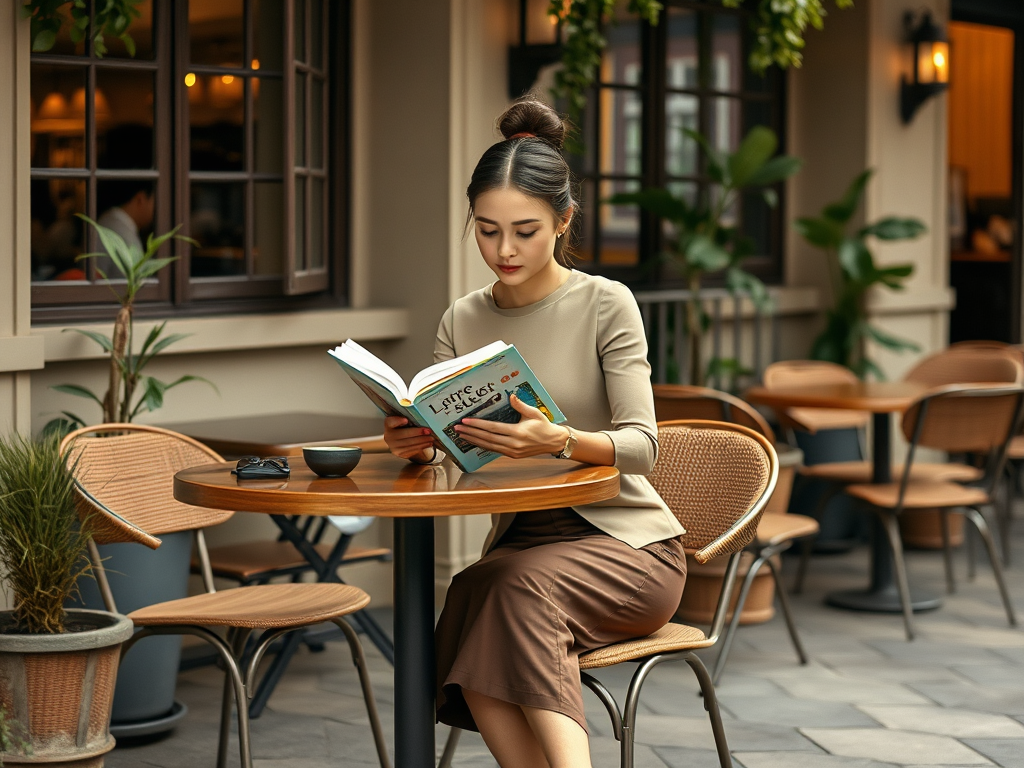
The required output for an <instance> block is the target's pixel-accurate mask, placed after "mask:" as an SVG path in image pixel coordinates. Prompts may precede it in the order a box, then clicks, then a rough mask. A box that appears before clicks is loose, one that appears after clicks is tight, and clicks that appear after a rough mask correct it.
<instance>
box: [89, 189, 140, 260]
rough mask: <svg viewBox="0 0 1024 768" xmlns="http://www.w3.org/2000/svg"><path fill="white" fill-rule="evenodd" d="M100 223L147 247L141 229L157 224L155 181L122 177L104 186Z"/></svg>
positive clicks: (101, 198) (100, 207)
mask: <svg viewBox="0 0 1024 768" xmlns="http://www.w3.org/2000/svg"><path fill="white" fill-rule="evenodd" d="M97 202H99V205H98V206H97V208H98V209H99V210H101V211H102V212H103V213H101V214H100V218H99V221H98V223H99V224H100V225H101V226H104V227H107V228H108V229H112V230H113V231H114V232H116V233H117V234H119V235H120V236H121V238H122V239H123V240H124V241H125V243H127V244H128V247H129V248H131V247H132V246H136V247H138V248H139V250H145V246H144V244H143V240H142V235H141V233H142V232H144V231H145V230H147V229H149V227H151V226H152V225H153V211H154V204H153V182H152V181H149V180H146V179H124V180H121V179H118V180H115V181H107V182H104V183H103V184H102V185H101V186H100V195H99V199H98V201H97Z"/></svg>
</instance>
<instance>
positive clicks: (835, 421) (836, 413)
mask: <svg viewBox="0 0 1024 768" xmlns="http://www.w3.org/2000/svg"><path fill="white" fill-rule="evenodd" d="M786 416H787V417H788V418H789V420H790V421H792V422H793V423H794V424H795V425H796V426H797V427H799V428H800V429H801V430H803V431H804V432H810V433H811V434H812V435H813V434H815V433H816V432H819V431H822V430H829V429H858V428H860V427H863V426H864V425H865V424H867V423H868V422H869V421H871V414H870V413H868V412H867V411H845V410H841V409H838V408H799V407H797V408H787V409H786Z"/></svg>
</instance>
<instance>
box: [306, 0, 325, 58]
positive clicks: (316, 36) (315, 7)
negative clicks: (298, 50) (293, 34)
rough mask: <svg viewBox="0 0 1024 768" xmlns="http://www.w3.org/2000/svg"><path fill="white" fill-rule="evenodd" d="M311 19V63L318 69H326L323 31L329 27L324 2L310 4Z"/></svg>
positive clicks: (316, 0) (315, 1)
mask: <svg viewBox="0 0 1024 768" xmlns="http://www.w3.org/2000/svg"><path fill="white" fill-rule="evenodd" d="M310 5H311V8H310V18H311V19H312V22H313V23H312V25H311V26H312V29H311V30H310V35H311V36H310V40H309V63H310V65H311V66H313V67H316V68H317V69H323V68H324V36H323V30H324V28H325V27H326V26H327V19H325V18H324V4H323V0H312V2H311V3H310Z"/></svg>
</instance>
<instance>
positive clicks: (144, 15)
mask: <svg viewBox="0 0 1024 768" xmlns="http://www.w3.org/2000/svg"><path fill="white" fill-rule="evenodd" d="M193 5H195V2H194V1H193ZM135 8H136V10H137V11H138V12H139V18H137V19H133V20H132V23H131V25H130V26H129V27H128V34H129V35H131V38H132V42H133V43H134V44H135V55H134V56H132V55H131V54H130V53H129V52H128V48H127V46H126V45H125V44H124V41H123V40H121V39H120V38H117V37H111V36H110V35H104V36H103V44H104V45H106V46H107V52H106V53H105V54H104V56H106V57H108V58H123V59H127V58H134V59H137V60H140V61H142V60H151V59H152V58H153V0H142V2H140V3H139V4H138V5H137V6H135Z"/></svg>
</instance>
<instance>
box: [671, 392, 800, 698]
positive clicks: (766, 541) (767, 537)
mask: <svg viewBox="0 0 1024 768" xmlns="http://www.w3.org/2000/svg"><path fill="white" fill-rule="evenodd" d="M654 411H655V413H656V414H657V417H658V429H659V431H660V430H662V429H665V428H667V427H672V426H674V425H675V424H676V423H677V422H676V421H675V420H677V419H714V420H718V421H725V422H729V423H732V424H740V425H742V426H745V427H747V428H749V429H753V430H754V431H755V432H758V433H760V434H762V435H764V437H765V438H767V439H768V440H769V441H770V442H771V443H772V444H773V445H774V443H775V435H774V433H773V432H772V429H771V427H770V426H768V422H767V421H765V419H764V417H763V416H761V414H760V413H758V412H757V411H756V410H754V408H753V407H752V406H751V405H750V404H749V403H747V402H744V401H743V400H740V399H739V398H737V397H733V396H732V395H730V394H727V393H725V392H719V391H718V390H715V389H708V388H707V387H691V386H684V385H678V384H656V385H654ZM789 472H790V474H792V470H789ZM782 487H783V483H782V482H781V478H780V482H779V484H778V488H779V489H780V491H781V489H782ZM777 492H779V491H777ZM787 493H788V489H787ZM772 506H775V505H774V504H771V505H769V508H768V509H767V510H766V511H765V514H764V515H762V516H761V521H760V522H759V523H758V526H757V535H756V536H755V537H754V540H753V541H752V542H750V544H748V545H747V547H746V551H747V552H749V553H750V554H751V556H752V557H753V560H752V562H751V563H750V566H749V568H748V569H747V571H746V573H745V574H744V577H743V581H742V584H741V586H740V592H739V597H738V598H737V600H736V605H735V606H734V607H733V611H732V620H731V622H730V624H729V627H728V629H726V631H725V634H724V635H722V643H721V646H722V647H721V650H720V651H719V653H718V658H717V660H716V661H715V670H714V673H713V675H712V678H713V680H714V682H715V683H716V684H717V683H718V681H719V679H720V678H721V676H722V671H723V670H724V669H725V663H726V661H727V660H728V658H729V651H730V649H731V647H732V641H733V639H734V638H735V637H736V632H737V631H738V630H739V624H740V618H741V615H742V613H743V608H744V606H745V605H746V603H747V597H748V596H749V594H750V589H751V587H752V586H753V584H754V579H755V578H756V577H757V574H758V573H759V572H760V570H761V568H762V567H763V566H764V565H767V566H768V569H769V571H770V572H771V575H772V579H773V580H774V582H775V595H776V597H777V598H778V602H779V608H780V609H781V610H782V616H783V618H784V619H785V621H786V628H787V630H788V631H789V637H790V640H791V641H792V642H793V648H794V649H795V650H796V655H797V658H798V659H799V660H800V663H801V664H806V663H807V654H806V652H805V651H804V648H803V644H802V643H801V642H800V636H799V634H798V633H797V629H796V622H795V621H794V620H793V612H792V610H791V609H790V605H789V597H788V596H787V594H786V587H785V585H784V584H783V582H782V575H781V573H780V572H779V568H778V566H777V564H776V562H775V557H776V555H778V554H780V553H781V552H783V551H785V550H787V549H789V548H790V547H791V546H793V542H795V541H799V540H801V539H805V540H810V538H811V537H814V536H816V535H817V534H818V530H819V526H818V521H817V520H815V519H814V518H812V517H807V516H806V515H790V514H785V512H786V510H785V509H784V508H783V509H781V510H778V511H777V512H775V513H773V512H772V509H771V507H772ZM808 553H809V547H804V551H803V557H802V559H801V563H800V570H801V571H803V570H805V569H806V563H807V559H808Z"/></svg>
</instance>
